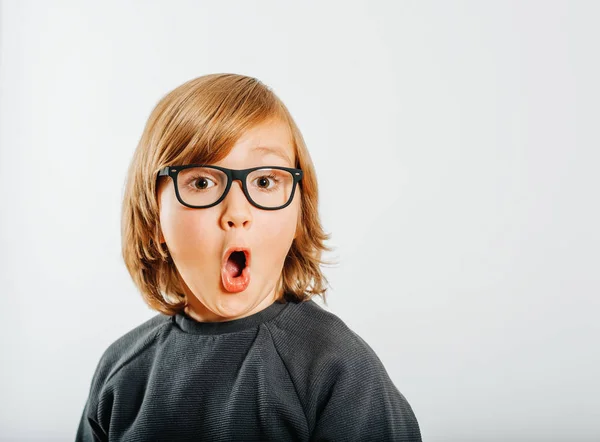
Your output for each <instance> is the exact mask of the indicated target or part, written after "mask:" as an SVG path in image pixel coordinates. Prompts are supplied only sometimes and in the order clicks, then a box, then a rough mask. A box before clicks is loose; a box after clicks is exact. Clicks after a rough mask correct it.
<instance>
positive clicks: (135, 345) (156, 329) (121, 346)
mask: <svg viewBox="0 0 600 442" xmlns="http://www.w3.org/2000/svg"><path fill="white" fill-rule="evenodd" d="M171 320H172V317H171V316H167V315H164V314H162V313H159V314H157V315H155V316H153V317H151V318H150V319H148V320H147V321H145V322H143V323H141V324H140V325H138V326H136V327H135V328H133V329H131V330H130V331H128V332H127V333H125V334H123V335H122V336H120V337H119V338H117V339H116V340H114V341H113V342H112V343H111V344H110V345H109V346H108V347H107V348H106V350H104V353H103V354H102V356H101V357H100V361H99V363H98V366H97V368H96V372H95V374H94V379H93V381H92V384H93V386H94V385H96V386H98V387H100V386H101V385H103V384H105V383H106V382H108V381H109V380H110V379H111V378H112V377H113V376H114V375H115V374H116V373H117V372H118V371H119V370H120V369H121V368H123V367H124V366H125V365H127V364H128V363H129V362H131V361H132V360H134V359H135V358H136V357H137V356H139V355H140V354H141V353H143V352H144V351H145V350H146V349H147V348H148V347H149V346H151V345H152V344H153V343H154V342H155V338H156V336H157V335H158V334H159V333H160V332H161V331H162V330H164V329H165V328H166V327H167V326H168V325H169V324H170V323H171ZM93 386H92V388H93Z"/></svg>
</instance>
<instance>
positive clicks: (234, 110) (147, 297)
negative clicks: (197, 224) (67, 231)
mask: <svg viewBox="0 0 600 442" xmlns="http://www.w3.org/2000/svg"><path fill="white" fill-rule="evenodd" d="M272 119H280V120H281V121H283V122H285V123H287V124H288V125H289V128H290V133H291V136H292V143H293V146H294V149H295V151H296V164H295V165H294V166H293V167H296V168H300V169H302V171H303V178H302V180H301V181H300V182H299V184H298V185H300V186H301V192H300V193H301V206H300V211H299V212H300V213H299V219H298V229H299V231H298V235H297V237H296V239H294V241H293V243H292V245H291V247H290V250H289V251H288V254H287V256H286V258H285V262H284V266H283V269H282V273H281V277H280V279H279V281H278V283H277V286H276V292H277V293H280V292H281V293H283V295H282V297H281V298H284V299H285V300H286V301H294V302H302V301H307V300H309V299H310V298H312V297H313V296H321V297H322V299H323V301H324V302H325V304H327V299H326V291H327V288H326V285H330V284H328V281H327V278H326V277H325V276H324V275H323V274H322V272H321V268H320V266H321V264H326V265H329V264H332V262H329V261H324V260H322V259H321V256H322V253H323V252H324V251H331V250H332V248H330V247H328V246H326V245H325V241H326V240H328V239H329V238H330V234H325V232H324V231H323V228H322V226H321V222H320V219H319V214H318V186H317V177H316V173H315V169H314V166H313V163H312V160H311V158H310V155H309V153H308V150H307V148H306V145H305V143H304V139H303V137H302V134H301V133H300V130H299V129H298V127H297V126H296V123H295V122H294V120H293V118H292V116H291V114H290V113H289V111H288V109H287V108H286V106H285V105H284V104H283V102H282V101H281V100H280V99H279V98H278V97H277V96H276V95H275V93H274V92H272V90H271V89H270V88H269V87H267V86H266V85H264V84H263V83H262V82H260V81H259V80H257V79H256V78H253V77H248V76H244V75H237V74H229V73H224V74H210V75H204V76H202V77H199V78H196V79H193V80H190V81H188V82H186V83H184V84H182V85H181V86H179V87H177V88H175V89H174V90H173V91H171V92H169V93H168V94H167V95H166V96H164V97H163V98H162V99H161V100H160V101H159V102H158V104H157V105H156V107H155V108H154V109H153V111H152V113H151V114H150V116H149V118H148V121H147V123H146V126H145V128H144V131H143V133H142V136H141V139H140V141H139V143H138V146H137V148H136V150H135V152H134V154H133V158H132V160H131V164H130V166H129V171H128V174H127V180H126V183H125V191H124V197H123V207H122V220H121V233H122V255H123V259H124V260H125V265H126V266H127V270H128V271H129V274H130V275H131V277H132V279H133V281H134V283H135V284H136V286H137V287H138V289H139V290H140V291H141V294H142V297H143V299H144V301H145V302H146V303H147V304H148V305H149V306H150V308H152V309H154V310H157V311H159V312H162V313H164V314H167V315H174V314H177V313H179V312H182V311H183V310H184V308H185V306H186V305H187V299H186V295H185V291H184V285H183V284H184V283H183V280H182V278H181V275H180V274H179V272H178V270H177V268H176V266H175V263H174V262H173V260H172V259H171V256H170V255H169V250H168V248H167V247H166V244H164V243H161V242H160V238H161V236H160V220H159V210H158V199H157V188H158V181H157V173H158V171H159V170H160V169H161V168H163V167H164V166H167V165H185V164H198V163H201V164H209V163H212V162H217V161H220V160H221V159H223V158H225V157H226V156H227V155H228V153H229V152H230V151H231V149H232V148H233V145H234V144H235V142H236V141H237V139H238V138H239V137H240V136H241V135H242V133H243V132H244V131H246V130H248V129H250V128H252V127H254V126H256V125H258V124H260V123H263V122H268V121H271V120H272ZM161 178H168V177H161ZM168 179H170V178H168ZM199 210H201V209H199ZM281 298H280V299H278V300H277V301H279V302H283V301H282V299H281Z"/></svg>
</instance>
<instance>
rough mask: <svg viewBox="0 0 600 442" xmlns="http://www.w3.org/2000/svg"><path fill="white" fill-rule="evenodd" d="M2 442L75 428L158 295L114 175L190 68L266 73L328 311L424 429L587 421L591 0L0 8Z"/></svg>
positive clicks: (544, 428)
mask: <svg viewBox="0 0 600 442" xmlns="http://www.w3.org/2000/svg"><path fill="white" fill-rule="evenodd" d="M0 16H1V22H0V26H1V34H0V57H1V58H0V87H1V89H0V93H1V99H0V211H1V212H0V253H1V255H0V257H1V266H0V269H1V270H0V291H1V294H2V298H1V299H2V307H1V309H0V312H1V313H0V315H1V317H0V320H1V327H2V330H1V349H0V351H1V355H2V360H1V368H0V370H1V373H0V375H1V376H0V388H1V391H0V398H1V400H0V434H1V437H0V439H2V440H44V441H50V440H72V439H73V438H74V436H75V431H76V429H77V425H78V423H79V419H80V415H81V412H82V410H83V406H84V403H85V400H86V398H87V394H88V389H89V386H90V382H91V377H92V374H93V371H94V369H95V367H96V364H97V363H98V360H99V357H100V355H101V354H102V352H103V351H104V350H105V349H106V347H107V346H108V345H109V344H110V343H111V342H113V341H114V340H115V339H117V338H118V337H119V336H121V335H123V334H124V333H125V332H127V331H129V330H130V329H132V328H133V327H135V326H136V325H138V324H140V323H141V322H143V321H144V320H146V319H148V318H150V317H151V316H153V315H154V314H155V312H154V311H152V310H150V309H149V308H148V307H146V305H145V304H144V303H143V301H142V299H141V296H140V295H139V293H138V292H137V289H136V288H135V286H134V285H133V282H132V281H131V279H130V277H129V275H128V273H127V271H126V268H125V265H124V263H123V262H122V258H121V255H120V230H119V229H120V226H119V221H120V204H121V197H122V191H123V185H124V182H125V174H126V169H127V166H128V164H129V161H130V158H131V156H132V154H133V151H134V149H135V146H136V144H137V141H138V140H139V137H140V135H141V133H142V130H143V127H144V124H145V122H146V119H147V117H148V115H149V114H150V111H151V110H152V108H153V107H154V105H155V104H156V103H157V102H158V100H159V99H160V98H161V97H162V96H163V95H165V94H166V93H167V92H169V91H170V90H172V89H173V88H175V87H176V86H178V85H180V84H181V83H183V82H184V81H187V80H189V79H192V78H195V77H198V76H200V75H204V74H208V73H215V72H234V73H240V74H246V75H251V76H255V77H257V78H259V79H260V80H261V81H263V82H264V83H265V84H267V85H268V86H270V87H272V88H273V90H274V91H275V92H276V93H277V94H278V95H279V96H280V97H281V99H282V100H283V101H284V102H285V103H286V105H287V106H288V107H289V109H290V111H291V113H292V115H293V116H294V117H295V119H296V121H297V123H298V125H299V127H300V129H301V130H302V132H303V134H304V137H305V139H306V142H307V144H308V147H309V150H310V152H311V155H312V158H313V160H314V163H315V166H316V169H317V174H318V179H319V183H320V190H321V200H320V211H321V215H322V221H323V224H324V227H325V230H326V231H327V232H332V234H333V236H332V241H331V242H330V243H329V244H330V245H332V246H334V247H336V250H335V252H334V253H332V254H328V255H326V256H325V257H326V258H328V259H338V261H339V262H340V264H339V265H338V266H336V267H333V268H325V274H326V276H327V277H328V278H329V280H330V282H331V285H332V287H333V288H332V289H331V290H330V292H329V303H328V306H327V308H328V309H329V310H330V311H332V312H334V313H335V314H337V315H338V316H339V317H341V318H342V319H343V320H344V321H345V322H346V323H347V324H348V325H349V326H350V327H351V328H352V329H353V330H354V331H356V332H357V333H358V334H359V335H361V336H362V337H363V338H364V339H365V340H366V341H367V342H368V343H369V344H370V345H371V346H372V348H373V349H374V350H375V351H376V353H377V354H378V355H379V357H380V358H381V360H382V362H383V363H384V365H385V367H386V369H387V370H388V373H389V374H390V377H391V378H392V380H393V381H394V383H395V385H396V386H397V387H398V389H399V390H400V391H401V392H402V393H403V394H404V395H405V396H406V398H407V399H408V401H409V402H410V404H411V405H412V407H413V410H414V411H415V414H416V416H417V419H418V421H419V424H420V426H421V431H422V435H423V439H424V440H426V441H506V440H511V441H566V440H569V441H591V440H596V441H597V440H600V379H599V372H600V354H599V344H598V338H599V332H600V323H599V321H598V318H599V317H600V298H599V294H600V251H599V250H600V234H599V233H598V226H599V225H600V204H599V200H600V198H599V195H598V193H599V189H600V178H599V174H598V169H599V168H600V153H599V146H600V136H599V118H600V87H599V79H600V69H599V56H598V54H599V53H600V48H599V46H600V45H599V42H600V27H599V26H598V23H599V21H600V2H595V1H588V2H584V1H569V2H567V1H563V2H557V1H514V2H508V1H496V2H492V1H472V2H466V1H460V2H459V1H438V2H431V1H429V2H423V1H419V2H417V1H414V2H407V1H404V2H392V1H390V2H382V1H379V2H367V1H364V2H348V1H344V2H341V1H340V2H308V3H307V2H296V3H295V4H290V3H289V2H275V1H273V2H266V1H264V2H252V3H250V2H235V3H231V2H214V1H210V2H209V1H205V2H201V1H189V2H185V1H178V2H175V1H170V2H166V1H164V2H158V1H154V2H146V1H128V2H116V1H113V2H91V1H89V2H82V1H71V2H67V1H52V2H50V1H31V0H28V1H16V0H12V1H2V3H1V6H0Z"/></svg>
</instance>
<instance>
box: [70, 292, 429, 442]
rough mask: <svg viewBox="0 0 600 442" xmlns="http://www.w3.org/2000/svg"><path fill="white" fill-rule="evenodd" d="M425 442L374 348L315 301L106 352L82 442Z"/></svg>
mask: <svg viewBox="0 0 600 442" xmlns="http://www.w3.org/2000/svg"><path fill="white" fill-rule="evenodd" d="M99 440H100V441H169V442H176V441H309V440H314V441H421V434H420V430H419V425H418V423H417V420H416V418H415V415H414V413H413V411H412V409H411V407H410V405H409V404H408V402H407V401H406V399H405V398H404V396H403V395H402V394H401V393H400V392H399V391H398V389H397V388H396V387H395V386H394V384H393V383H392V381H391V379H390V377H389V376H388V374H387V372H386V370H385V368H384V366H383V364H382V362H381V360H380V359H379V357H378V356H377V355H376V354H375V353H374V351H373V350H372V349H371V347H370V346H369V345H368V344H367V343H366V342H365V341H364V340H363V339H362V338H361V337H360V336H358V335H357V334H356V333H354V332H353V331H352V330H350V329H349V328H348V326H347V325H346V324H345V323H344V322H343V321H342V320H341V319H340V318H339V317H337V316H336V315H335V314H333V313H331V312H328V311H327V310H325V309H324V308H322V307H321V306H320V305H318V304H317V303H315V302H314V301H312V300H310V301H306V302H299V303H295V302H287V303H279V302H275V303H273V304H271V305H270V306H269V307H267V308H266V309H263V310H262V311H260V312H258V313H255V314H253V315H250V316H247V317H245V318H240V319H236V320H232V321H226V322H211V323H208V322H197V321H195V320H194V319H192V318H190V317H188V316H186V315H185V314H178V315H175V316H167V315H163V314H158V315H156V316H154V317H153V318H151V319H150V320H148V321H146V322H145V323H143V324H141V325H139V326H137V327H136V328H134V329H133V330H131V331H130V332H128V333H126V334H125V335H123V336H122V337H120V338H119V339H117V340H116V341H115V342H114V343H112V344H111V345H110V346H109V347H108V348H107V349H106V351H105V352H104V354H103V355H102V357H101V358H100V361H99V363H98V366H97V368H96V371H95V373H94V376H93V379H92V382H91V388H90V392H89V397H88V399H87V402H86V404H85V408H84V410H83V413H82V416H81V420H80V423H79V428H78V430H77V435H76V441H77V442H80V441H81V442H83V441H99Z"/></svg>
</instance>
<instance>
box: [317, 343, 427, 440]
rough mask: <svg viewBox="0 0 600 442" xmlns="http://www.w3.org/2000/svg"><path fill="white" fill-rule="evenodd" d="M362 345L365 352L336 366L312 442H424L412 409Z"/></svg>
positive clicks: (352, 355) (378, 363) (381, 366)
mask: <svg viewBox="0 0 600 442" xmlns="http://www.w3.org/2000/svg"><path fill="white" fill-rule="evenodd" d="M361 341H362V339H361ZM362 342H363V344H364V346H363V347H362V348H360V349H359V350H358V351H356V352H353V353H352V354H351V355H346V357H345V360H344V361H343V362H341V363H337V364H335V367H334V369H333V376H332V378H331V379H332V381H331V382H329V384H331V386H329V387H328V388H327V392H326V396H325V397H326V400H325V401H324V404H323V405H322V406H321V410H320V411H319V413H318V416H317V421H316V424H315V429H314V431H313V433H312V437H311V440H313V441H384V440H385V441H406V442H408V441H411V442H412V441H415V442H421V433H420V429H419V424H418V422H417V419H416V417H415V414H414V413H413V410H412V408H411V406H410V405H409V403H408V402H407V400H406V399H405V397H404V396H403V395H402V394H401V393H400V392H399V390H398V389H397V388H396V386H395V385H394V384H393V382H392V380H391V379H390V377H389V375H388V373H387V372H386V370H385V368H384V366H383V363H382V362H381V360H380V359H379V358H378V356H377V355H376V354H375V353H374V352H373V350H372V349H371V348H370V347H369V346H368V345H367V344H366V343H365V342H364V341H362Z"/></svg>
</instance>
